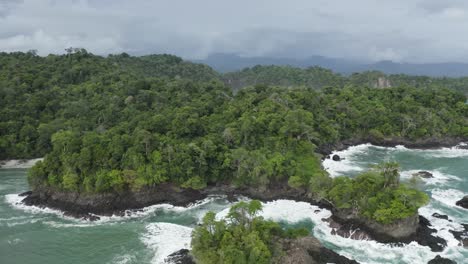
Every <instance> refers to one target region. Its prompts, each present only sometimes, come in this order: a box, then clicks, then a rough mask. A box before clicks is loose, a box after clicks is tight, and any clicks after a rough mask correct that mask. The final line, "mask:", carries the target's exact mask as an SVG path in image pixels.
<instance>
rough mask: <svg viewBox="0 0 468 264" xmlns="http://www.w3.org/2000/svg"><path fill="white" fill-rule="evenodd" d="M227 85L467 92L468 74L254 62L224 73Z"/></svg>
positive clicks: (239, 86)
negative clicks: (348, 72)
mask: <svg viewBox="0 0 468 264" xmlns="http://www.w3.org/2000/svg"><path fill="white" fill-rule="evenodd" d="M223 80H224V82H225V83H226V84H227V85H230V86H231V87H233V89H234V90H239V89H241V88H242V87H246V86H250V85H257V84H265V85H278V86H306V87H311V88H316V89H321V88H324V87H330V86H331V87H345V86H357V87H371V88H384V87H401V86H410V87H416V88H434V89H438V88H447V89H452V90H456V91H460V92H462V93H464V94H465V95H468V77H460V78H449V77H428V76H411V75H404V74H392V75H387V74H384V73H382V72H378V71H367V72H362V73H353V74H351V75H349V76H347V75H341V74H338V73H334V72H332V71H331V70H327V69H324V68H320V67H309V68H305V69H304V68H296V67H291V66H277V65H271V66H255V67H252V68H245V69H243V70H240V71H236V72H230V73H225V74H224V75H223Z"/></svg>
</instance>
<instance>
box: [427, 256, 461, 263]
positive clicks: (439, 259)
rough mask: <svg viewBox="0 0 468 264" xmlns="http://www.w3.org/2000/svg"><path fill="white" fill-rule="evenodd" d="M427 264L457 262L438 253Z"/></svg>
mask: <svg viewBox="0 0 468 264" xmlns="http://www.w3.org/2000/svg"><path fill="white" fill-rule="evenodd" d="M427 264H457V263H456V262H455V261H453V260H451V259H448V258H443V257H441V256H440V255H437V256H436V257H435V258H433V259H431V260H429V262H427Z"/></svg>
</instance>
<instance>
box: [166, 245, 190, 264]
mask: <svg viewBox="0 0 468 264" xmlns="http://www.w3.org/2000/svg"><path fill="white" fill-rule="evenodd" d="M164 262H165V263H171V264H195V261H194V260H193V258H192V255H190V251H189V250H188V249H185V248H184V249H181V250H179V251H176V252H174V253H172V254H170V255H169V256H167V258H166V259H164Z"/></svg>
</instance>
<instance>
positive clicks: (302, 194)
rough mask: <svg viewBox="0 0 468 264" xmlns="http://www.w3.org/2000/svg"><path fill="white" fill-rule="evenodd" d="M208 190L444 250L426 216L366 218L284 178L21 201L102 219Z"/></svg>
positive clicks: (371, 235) (42, 192)
mask: <svg viewBox="0 0 468 264" xmlns="http://www.w3.org/2000/svg"><path fill="white" fill-rule="evenodd" d="M210 195H226V196H227V199H229V200H234V199H236V198H237V197H239V196H246V197H249V198H252V199H258V200H261V201H264V202H267V201H273V200H277V199H288V200H295V201H302V202H308V203H311V204H314V205H317V206H319V207H321V208H325V209H328V210H330V211H331V212H332V217H331V220H332V221H333V222H334V223H335V225H336V226H335V227H336V228H335V229H336V232H337V234H341V235H343V236H347V235H346V234H349V232H350V231H354V230H357V229H358V230H360V232H362V233H363V234H365V235H364V236H365V238H366V239H372V240H375V241H378V242H381V243H410V242H411V241H417V242H418V243H420V244H421V245H427V246H429V247H430V248H431V249H432V250H433V251H438V252H439V251H442V250H443V248H444V247H445V245H446V242H445V240H443V239H442V238H439V237H436V236H433V235H432V234H433V233H434V232H435V230H434V229H431V228H429V226H430V223H429V222H428V221H427V220H425V219H424V218H422V217H418V215H415V216H414V217H411V218H408V219H403V220H401V221H399V222H398V223H395V224H392V225H382V224H379V223H376V222H374V221H368V220H366V219H364V218H361V217H359V216H358V215H356V214H352V213H350V212H348V211H347V210H337V209H336V208H334V207H333V205H332V204H330V203H328V202H327V201H324V200H321V201H316V200H314V199H313V198H312V197H311V196H310V193H308V192H307V191H306V190H305V189H303V190H299V189H294V188H291V187H289V186H288V185H287V184H286V183H283V184H276V185H271V186H270V187H269V188H266V189H264V190H260V189H257V188H236V187H234V186H231V185H214V186H207V187H206V188H205V189H203V190H193V189H183V188H179V187H177V186H175V185H172V184H162V185H159V186H157V187H154V188H151V189H144V190H141V191H139V192H121V193H104V194H79V193H70V192H57V191H54V190H50V189H49V190H47V189H44V188H43V189H37V190H34V191H32V192H27V193H25V198H24V200H23V202H24V203H25V204H26V205H35V206H39V207H51V208H54V209H59V210H61V211H64V212H65V214H66V215H69V216H73V217H78V218H85V219H89V220H98V219H99V217H98V216H96V215H124V214H125V212H126V210H138V209H141V208H143V207H147V206H150V205H154V204H162V203H168V204H172V205H175V206H189V205H190V204H193V203H196V202H197V201H200V200H202V199H205V198H207V197H208V196H210Z"/></svg>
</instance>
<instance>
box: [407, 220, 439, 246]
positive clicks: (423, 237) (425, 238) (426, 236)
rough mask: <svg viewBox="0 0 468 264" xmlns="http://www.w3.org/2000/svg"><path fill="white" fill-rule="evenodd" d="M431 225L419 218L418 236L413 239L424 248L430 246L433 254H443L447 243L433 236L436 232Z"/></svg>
mask: <svg viewBox="0 0 468 264" xmlns="http://www.w3.org/2000/svg"><path fill="white" fill-rule="evenodd" d="M430 225H431V223H430V222H429V220H427V219H426V218H425V217H423V216H419V226H418V229H417V231H416V234H415V236H414V237H412V238H411V239H414V240H415V241H416V242H418V243H419V244H420V245H422V246H428V247H430V248H431V250H432V251H433V252H441V251H443V250H444V248H445V247H446V246H447V241H445V240H444V239H443V238H441V237H438V236H434V235H432V234H433V233H435V232H436V230H435V229H433V228H430V227H429V226H430Z"/></svg>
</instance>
